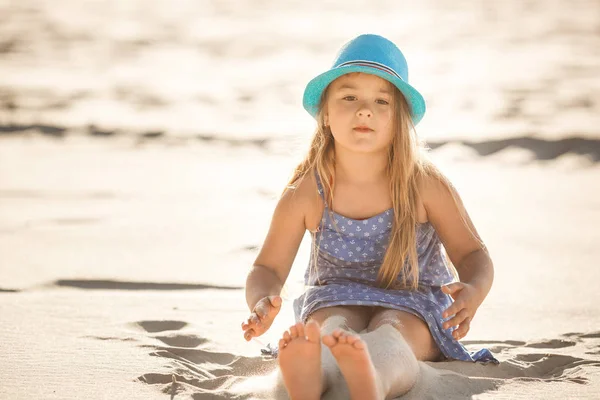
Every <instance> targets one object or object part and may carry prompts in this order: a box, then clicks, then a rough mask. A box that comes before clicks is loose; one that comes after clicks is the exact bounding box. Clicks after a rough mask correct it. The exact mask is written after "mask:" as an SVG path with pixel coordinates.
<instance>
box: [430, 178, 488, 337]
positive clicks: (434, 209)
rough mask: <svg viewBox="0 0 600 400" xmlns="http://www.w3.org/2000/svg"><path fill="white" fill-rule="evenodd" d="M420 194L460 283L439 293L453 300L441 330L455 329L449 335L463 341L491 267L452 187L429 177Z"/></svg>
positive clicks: (484, 294) (449, 286) (484, 293)
mask: <svg viewBox="0 0 600 400" xmlns="http://www.w3.org/2000/svg"><path fill="white" fill-rule="evenodd" d="M421 193H422V199H423V204H424V206H425V210H426V211H427V218H428V220H429V222H431V224H432V225H433V227H434V228H435V230H436V232H437V234H438V236H439V237H440V240H441V241H442V243H443V245H444V248H445V249H446V252H447V253H448V256H449V257H450V261H452V264H454V266H455V268H456V270H457V272H458V276H459V279H460V282H455V283H451V284H448V285H445V286H443V287H442V291H443V292H444V293H446V294H449V295H450V296H452V298H453V299H454V302H453V303H452V305H451V306H450V307H448V309H446V310H445V311H444V312H443V314H442V317H443V318H444V319H445V318H448V317H452V318H450V319H448V320H447V321H445V322H444V325H443V327H444V329H448V328H450V327H452V326H458V327H457V328H456V329H455V330H454V331H453V332H452V335H453V336H454V338H455V339H456V340H458V339H462V338H463V337H464V336H465V335H466V334H467V332H468V331H469V329H470V324H471V320H472V319H473V317H474V316H475V313H476V312H477V309H478V308H479V306H480V305H481V303H482V302H483V300H484V299H485V297H486V296H487V294H488V293H489V291H490V288H491V287H492V282H493V280H494V266H493V264H492V260H491V258H490V256H489V253H488V252H487V249H486V247H485V245H484V244H483V242H482V241H481V238H480V237H479V234H478V233H477V230H476V229H475V226H474V225H473V222H472V221H471V218H470V217H469V214H468V213H467V211H466V210H465V207H464V205H463V203H462V200H461V199H460V196H459V195H458V193H457V192H456V190H455V189H454V187H452V185H450V187H448V186H447V185H445V184H444V183H442V182H441V181H439V180H438V179H433V178H430V179H429V180H428V181H426V182H423V185H422V190H421Z"/></svg>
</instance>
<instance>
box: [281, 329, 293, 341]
mask: <svg viewBox="0 0 600 400" xmlns="http://www.w3.org/2000/svg"><path fill="white" fill-rule="evenodd" d="M283 340H285V342H286V343H287V342H289V341H290V340H292V336H291V335H290V333H289V332H288V331H285V332H283Z"/></svg>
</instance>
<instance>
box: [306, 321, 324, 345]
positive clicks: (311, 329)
mask: <svg viewBox="0 0 600 400" xmlns="http://www.w3.org/2000/svg"><path fill="white" fill-rule="evenodd" d="M304 333H305V335H306V337H307V338H308V341H309V342H312V343H319V339H320V337H321V331H320V329H319V324H318V323H317V322H315V321H310V322H309V323H308V324H306V326H305V327H304Z"/></svg>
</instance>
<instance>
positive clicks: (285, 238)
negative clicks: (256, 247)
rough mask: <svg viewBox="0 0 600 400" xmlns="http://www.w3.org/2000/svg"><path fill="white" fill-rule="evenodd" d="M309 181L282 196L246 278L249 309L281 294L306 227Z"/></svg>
mask: <svg viewBox="0 0 600 400" xmlns="http://www.w3.org/2000/svg"><path fill="white" fill-rule="evenodd" d="M309 184H310V180H309V179H305V180H303V182H302V183H300V184H299V186H298V187H297V188H295V189H287V190H286V191H285V193H284V194H283V195H282V196H281V198H280V199H279V202H278V203H277V206H276V207H275V211H274V213H273V217H272V220H271V226H270V228H269V232H268V233H267V237H266V238H265V241H264V244H263V246H262V248H261V249H260V252H259V253H258V256H257V258H256V260H255V262H254V265H253V266H252V268H251V269H250V272H249V273H248V277H247V279H246V302H247V303H248V307H249V308H250V310H253V309H254V307H255V306H256V303H257V302H258V301H259V300H261V299H263V298H265V297H268V296H273V295H279V294H280V293H281V289H282V288H283V285H284V283H285V281H286V279H287V277H288V275H289V273H290V269H291V267H292V263H293V261H294V258H295V257H296V254H297V253H298V248H299V247H300V243H301V241H302V237H303V236H304V232H305V230H306V223H305V218H306V211H307V207H308V206H309V197H308V196H307V193H308V192H309V190H308V189H309V187H308V186H310V185H309Z"/></svg>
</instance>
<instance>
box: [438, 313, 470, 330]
mask: <svg viewBox="0 0 600 400" xmlns="http://www.w3.org/2000/svg"><path fill="white" fill-rule="evenodd" d="M468 316H469V313H468V312H467V309H466V308H463V309H462V310H460V311H459V312H458V313H456V315H455V316H454V317H452V318H450V319H449V320H448V321H446V322H444V325H443V327H444V329H448V328H450V327H451V326H457V325H460V324H461V323H462V322H463V321H464V320H465V319H466V318H467V317H468Z"/></svg>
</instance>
